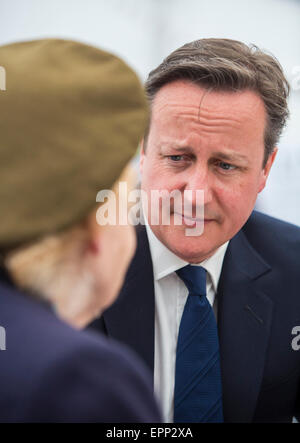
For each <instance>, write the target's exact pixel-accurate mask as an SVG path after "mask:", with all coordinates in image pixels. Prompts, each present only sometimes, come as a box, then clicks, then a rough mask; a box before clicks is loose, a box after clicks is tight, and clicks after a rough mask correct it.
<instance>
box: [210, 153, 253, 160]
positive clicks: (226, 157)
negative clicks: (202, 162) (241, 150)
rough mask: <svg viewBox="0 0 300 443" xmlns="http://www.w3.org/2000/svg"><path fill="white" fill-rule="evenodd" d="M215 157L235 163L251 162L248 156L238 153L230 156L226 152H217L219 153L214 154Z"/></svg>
mask: <svg viewBox="0 0 300 443" xmlns="http://www.w3.org/2000/svg"><path fill="white" fill-rule="evenodd" d="M213 156H214V157H218V158H221V159H222V160H227V161H234V160H241V161H248V160H249V159H248V157H247V156H246V155H243V154H238V153H236V152H233V153H232V154H229V153H226V152H222V151H217V152H213Z"/></svg>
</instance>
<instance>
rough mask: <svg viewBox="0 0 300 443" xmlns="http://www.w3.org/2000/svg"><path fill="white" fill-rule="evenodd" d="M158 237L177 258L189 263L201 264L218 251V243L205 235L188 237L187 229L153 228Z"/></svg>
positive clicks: (171, 227) (172, 227)
mask: <svg viewBox="0 0 300 443" xmlns="http://www.w3.org/2000/svg"><path fill="white" fill-rule="evenodd" d="M153 228H156V229H153V231H154V234H155V235H156V237H157V238H158V239H159V240H160V241H161V242H162V243H163V244H164V245H165V246H166V247H167V248H168V249H170V251H172V252H173V253H174V254H175V255H177V257H179V258H181V259H182V260H185V261H187V262H189V263H200V262H202V261H203V260H205V259H207V258H209V257H210V256H211V255H213V254H214V252H215V251H216V250H217V249H218V245H217V244H216V242H215V241H214V242H212V241H210V240H209V239H208V238H207V237H206V236H205V235H204V234H203V235H200V236H195V237H194V236H191V237H189V236H186V235H185V227H183V226H177V227H174V226H170V229H168V227H166V226H165V227H161V226H160V228H159V229H157V228H158V227H157V226H156V227H153Z"/></svg>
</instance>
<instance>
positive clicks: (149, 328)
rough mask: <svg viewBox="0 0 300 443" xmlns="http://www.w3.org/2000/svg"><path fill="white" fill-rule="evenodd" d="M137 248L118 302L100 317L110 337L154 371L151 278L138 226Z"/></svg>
mask: <svg viewBox="0 0 300 443" xmlns="http://www.w3.org/2000/svg"><path fill="white" fill-rule="evenodd" d="M136 232H137V237H138V238H137V240H138V246H137V250H136V254H135V256H134V258H133V260H132V262H131V265H130V267H129V269H128V272H127V275H126V279H125V284H124V286H123V288H122V290H121V293H120V295H119V297H118V300H117V301H116V303H114V305H113V306H112V307H111V308H109V309H108V310H107V311H106V312H105V313H104V314H103V320H104V323H105V327H106V330H107V333H108V335H109V336H112V337H113V338H115V339H116V340H120V341H121V342H123V343H126V344H127V345H128V346H129V347H131V348H132V349H134V350H135V351H136V352H137V354H138V355H139V356H140V357H141V358H142V359H143V360H144V361H145V363H146V364H147V366H148V367H149V368H150V370H151V373H152V374H153V372H154V279H153V267H152V260H151V254H150V249H149V243H148V238H147V233H146V229H145V227H144V226H138V227H137V230H136Z"/></svg>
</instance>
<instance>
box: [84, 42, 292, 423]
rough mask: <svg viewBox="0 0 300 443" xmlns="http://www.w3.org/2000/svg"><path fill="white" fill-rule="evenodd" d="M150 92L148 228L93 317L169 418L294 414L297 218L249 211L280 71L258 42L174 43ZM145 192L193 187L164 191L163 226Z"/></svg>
mask: <svg viewBox="0 0 300 443" xmlns="http://www.w3.org/2000/svg"><path fill="white" fill-rule="evenodd" d="M146 90H147V93H148V97H149V100H150V103H151V122H150V125H149V128H148V132H147V134H146V137H145V139H144V146H143V149H142V155H141V173H142V181H141V187H142V190H143V191H144V193H145V194H146V196H147V198H148V200H147V202H146V204H145V205H144V209H145V213H146V214H145V218H146V228H144V227H140V228H139V229H138V233H139V234H138V235H139V246H138V249H137V252H136V256H135V257H134V259H133V261H132V263H131V267H130V269H129V271H128V274H127V277H126V280H125V284H124V286H123V289H122V291H121V295H120V298H119V300H118V301H117V302H116V303H115V304H114V305H113V306H112V307H111V308H110V309H108V310H107V311H106V312H105V313H104V314H103V316H102V317H101V318H100V319H99V320H97V321H96V322H95V323H94V325H93V326H94V327H96V328H98V329H100V330H102V331H104V332H106V334H108V335H109V336H112V337H115V338H117V339H118V340H121V341H123V342H125V343H127V344H128V345H130V346H131V347H132V348H133V349H135V350H136V351H137V353H138V354H139V355H140V356H142V358H143V359H144V361H145V362H146V363H147V364H148V366H149V367H150V368H151V370H152V371H153V373H154V388H155V390H156V392H157V395H158V396H159V397H160V399H161V402H162V407H163V411H164V417H165V420H166V421H173V420H174V421H188V420H190V421H200V422H201V421H204V422H205V421H212V422H220V421H221V422H222V421H225V422H260V421H263V422H281V421H287V422H288V421H291V420H292V417H293V416H297V417H299V414H300V390H299V389H300V352H297V348H296V347H295V346H293V345H292V342H293V339H294V338H295V337H294V335H293V330H294V331H295V329H294V328H295V326H299V325H300V297H299V274H298V267H299V266H298V265H299V256H300V229H299V228H298V227H296V226H292V225H290V224H288V223H284V222H281V221H279V220H276V219H273V218H271V217H268V216H265V215H262V214H259V213H257V212H253V208H254V205H255V201H256V197H257V194H258V193H259V192H261V191H262V189H263V188H264V186H265V184H266V181H267V178H268V174H269V172H270V169H271V166H272V164H273V162H274V159H275V156H276V153H277V147H276V145H277V143H278V140H279V136H280V133H281V130H282V128H283V127H284V125H285V122H286V118H287V116H288V109H287V97H288V92H289V86H288V84H287V82H286V79H285V77H284V75H283V72H282V69H281V67H280V65H279V63H278V62H277V61H276V59H274V58H273V57H272V56H270V55H268V54H266V53H264V52H262V51H260V50H259V49H258V48H255V47H254V48H249V47H248V46H246V45H244V44H243V43H241V42H237V41H232V40H223V39H206V40H205V39H204V40H199V41H195V42H192V43H189V44H187V45H185V46H183V47H182V48H179V49H178V50H176V51H174V52H173V53H172V54H170V55H169V56H168V57H167V58H166V59H165V60H164V61H163V63H162V64H161V65H160V66H159V67H158V68H157V69H155V70H154V71H152V72H151V73H150V75H149V78H148V81H147V83H146ZM154 190H156V191H167V194H168V195H169V196H170V193H171V192H173V191H177V193H178V192H180V195H181V196H182V201H184V199H185V192H186V191H189V192H190V194H189V195H190V197H189V199H190V203H191V204H190V210H189V211H188V212H187V211H185V206H184V205H182V206H181V209H180V206H179V209H178V206H176V204H175V200H174V202H173V204H172V203H171V205H170V223H169V224H164V223H163V222H162V219H160V223H155V222H154V221H153V220H155V217H153V215H154V216H157V213H154V208H155V207H158V208H164V204H166V200H164V199H163V197H162V198H161V206H155V205H152V206H151V198H153V197H152V195H153V194H152V195H151V191H154ZM198 191H201V192H202V200H197V195H198V194H197V192H198ZM182 208H184V209H182ZM199 208H200V210H199V211H198V209H199ZM201 208H202V210H203V212H201ZM159 211H160V209H159ZM159 211H158V215H159V216H160V215H161V213H160V212H159ZM197 227H198V228H199V227H200V231H201V228H203V232H201V235H199V233H198V234H197V235H187V229H189V230H191V229H195V228H197ZM196 268H197V269H196ZM203 282H204V283H203ZM201 285H202V286H201ZM195 295H196V296H197V302H194V301H193V300H196V298H195ZM203 295H205V296H206V297H203ZM196 303H198V304H197V308H195V309H198V311H195V310H194V311H193V309H194V308H191V306H194V305H195V306H196ZM200 305H201V306H202V307H201V306H200ZM202 308H203V309H205V310H206V311H205V317H203V318H205V319H206V320H205V321H204V320H203V321H202V320H201V319H200V317H201V315H202V314H201V312H202V311H201V309H202ZM195 312H196V314H195V315H194V313H195ZM197 312H198V314H197ZM203 312H204V311H203ZM212 313H214V315H212ZM206 314H207V315H206ZM197 315H198V325H196V323H195V325H196V326H195V325H194V323H193V321H194V320H193V318H194V317H197ZM215 319H216V320H217V325H216V322H215ZM189 329H190V330H189ZM202 360H203V361H202ZM203 362H205V364H204V363H203Z"/></svg>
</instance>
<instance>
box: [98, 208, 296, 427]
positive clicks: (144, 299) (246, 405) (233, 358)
mask: <svg viewBox="0 0 300 443" xmlns="http://www.w3.org/2000/svg"><path fill="white" fill-rule="evenodd" d="M217 298H218V329H219V337H220V352H221V369H222V383H223V404H224V417H225V421H226V422H288V421H291V420H292V417H293V416H297V417H299V416H300V350H299V351H295V350H293V348H292V340H293V338H294V336H293V335H292V329H293V328H294V327H295V326H300V229H299V228H298V227H296V226H293V225H291V224H288V223H285V222H282V221H279V220H277V219H274V218H272V217H269V216H266V215H263V214H260V213H258V212H253V214H252V215H251V217H250V218H249V220H248V222H247V223H246V224H245V226H244V227H243V228H242V229H241V231H240V232H239V233H238V234H237V235H236V236H235V237H234V238H233V239H232V240H231V241H230V242H229V246H228V248H227V251H226V254H225V258H224V262H223V267H222V272H221V276H220V281H219V285H218V291H217ZM154 303H155V299H154V283H153V269H152V261H151V256H150V250H149V244H148V239H147V234H146V230H145V228H144V227H140V228H139V230H138V249H137V252H136V255H135V257H134V259H133V261H132V263H131V266H130V268H129V271H128V273H127V277H126V280H125V284H124V286H123V289H122V291H121V295H120V297H119V299H118V301H117V302H116V303H115V304H114V305H113V306H112V307H111V308H109V309H108V310H107V311H106V312H105V313H104V315H103V316H102V317H101V318H100V319H98V320H97V321H95V322H94V323H93V324H92V325H91V326H92V327H93V328H96V329H98V330H101V331H103V332H104V333H106V334H108V335H109V336H111V337H114V338H115V339H117V340H120V341H122V342H123V343H126V344H128V345H129V346H130V347H131V348H132V349H134V350H135V351H136V352H137V353H138V354H139V355H140V356H141V357H142V359H143V360H144V361H145V362H146V364H147V365H148V367H149V368H150V369H151V370H152V371H153V367H154Z"/></svg>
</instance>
